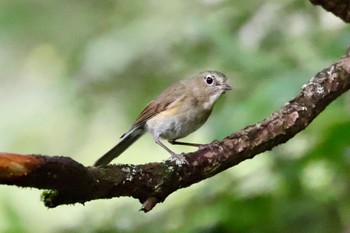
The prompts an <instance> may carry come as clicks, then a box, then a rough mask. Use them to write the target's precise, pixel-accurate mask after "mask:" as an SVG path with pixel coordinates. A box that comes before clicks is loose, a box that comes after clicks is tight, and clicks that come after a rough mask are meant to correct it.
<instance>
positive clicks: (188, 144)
mask: <svg viewBox="0 0 350 233" xmlns="http://www.w3.org/2000/svg"><path fill="white" fill-rule="evenodd" d="M168 142H169V143H170V144H172V145H182V146H195V147H201V146H203V144H199V143H190V142H178V141H176V139H174V140H168Z"/></svg>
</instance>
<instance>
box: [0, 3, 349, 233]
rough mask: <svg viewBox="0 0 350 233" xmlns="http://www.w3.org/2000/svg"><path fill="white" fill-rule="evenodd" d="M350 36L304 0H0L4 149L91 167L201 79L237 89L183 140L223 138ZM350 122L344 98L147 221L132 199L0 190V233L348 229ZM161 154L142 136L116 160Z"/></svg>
mask: <svg viewBox="0 0 350 233" xmlns="http://www.w3.org/2000/svg"><path fill="white" fill-rule="evenodd" d="M349 38H350V31H349V29H348V26H347V25H346V24H345V23H343V22H342V21H341V20H339V19H338V18H336V17H335V16H333V15H332V14H331V13H327V12H326V11H324V10H323V9H322V8H320V7H316V6H313V5H311V4H310V3H309V2H308V1H301V0H278V1H277V0H269V1H268V0H263V1H253V0H248V1H247V0H245V1H242V0H235V1H233V0H196V1H161V0H145V1H136V0H128V1H123V0H118V1H117V0H115V1H112V0H103V1H92V0H84V1H83V0H74V1H67V0H62V1H50V0H47V1H43V0H25V1H18V0H13V1H0V106H1V107H0V117H1V118H0V119H1V120H0V132H1V133H0V151H4V152H18V153H40V154H46V155H65V156H71V157H72V158H73V159H76V160H77V161H79V162H81V163H83V164H84V165H91V164H93V162H94V161H95V160H96V159H97V158H98V157H99V156H100V155H102V154H103V153H104V152H106V151H107V150H108V149H110V148H111V147H112V146H113V145H114V144H115V143H116V142H117V140H118V138H119V136H121V135H122V134H123V133H124V132H125V131H127V130H128V129H129V127H130V125H131V124H132V122H133V121H134V119H135V118H136V116H137V115H138V113H139V112H140V111H141V109H142V108H143V107H144V106H145V105H146V104H147V102H148V101H149V100H151V99H152V98H154V97H155V96H157V94H159V93H160V92H161V91H162V90H163V89H164V88H165V87H167V86H168V85H170V84H171V83H173V82H175V81H176V80H180V79H183V78H186V77H189V76H192V75H194V74H196V73H197V72H199V71H202V70H208V69H215V70H220V71H222V72H224V73H225V74H226V75H227V76H228V77H229V80H230V84H231V85H232V86H234V87H235V91H233V92H229V93H227V94H226V95H225V96H224V97H223V98H222V99H221V100H220V101H219V102H218V104H217V105H216V107H215V109H214V112H213V114H212V116H211V117H210V119H209V120H208V122H207V123H206V124H205V126H203V127H202V128H201V129H200V130H198V131H197V132H196V133H194V134H192V135H190V136H189V137H188V138H186V141H192V142H203V143H206V142H210V141H212V140H214V139H222V138H223V137H225V136H227V135H228V134H230V133H232V132H234V131H236V130H239V129H241V128H243V127H245V126H246V125H248V124H254V123H255V122H257V121H259V120H262V119H264V118H266V117H268V116H269V115H270V114H271V113H272V112H274V111H276V110H278V109H279V108H280V107H281V106H283V105H284V103H286V102H287V101H288V100H290V99H291V98H292V97H293V96H295V95H296V94H297V93H298V92H299V91H300V88H301V86H302V85H303V84H304V83H306V82H308V81H309V80H310V79H311V78H312V77H313V75H315V74H316V73H317V72H319V71H321V70H322V69H323V68H325V67H327V66H329V65H331V64H332V63H333V62H335V61H336V60H337V59H338V58H339V57H340V56H342V55H343V54H344V53H345V51H346V49H347V47H348V46H349ZM349 116H350V98H349V94H345V95H344V96H342V97H341V98H339V99H338V100H336V101H334V102H333V103H332V104H331V105H330V106H329V107H328V108H327V109H326V110H325V111H324V112H323V113H322V114H321V115H320V116H319V117H318V118H316V119H315V121H314V122H313V123H312V124H311V125H310V127H308V128H307V129H306V130H305V131H303V132H302V133H300V134H298V135H297V136H296V137H295V138H293V139H292V140H290V141H288V142H287V143H286V144H285V145H281V146H279V147H277V148H275V149H274V150H272V151H270V152H266V153H263V154H261V155H259V156H257V157H255V158H254V159H252V160H249V161H245V162H243V163H241V164H240V165H238V166H236V167H233V168H231V169H228V170H227V171H225V172H222V173H221V174H218V175H217V176H215V177H212V178H210V179H208V180H205V181H203V182H201V183H199V184H196V185H192V186H191V187H189V188H187V189H182V190H179V191H177V192H176V193H174V194H172V195H171V196H170V197H169V198H168V199H167V200H166V201H165V203H162V204H159V205H157V206H156V207H155V209H154V210H152V211H151V212H150V213H147V214H144V213H142V212H139V211H138V210H139V208H140V203H138V201H137V200H134V199H131V198H115V199H111V200H98V201H92V202H89V203H86V205H85V206H82V205H74V206H60V207H57V208H55V209H47V208H45V207H44V206H43V204H42V203H41V202H40V200H39V198H40V193H41V192H40V191H39V190H35V189H23V188H16V187H9V186H1V187H0V232H14V233H15V232H16V233H17V232H29V233H32V232H33V233H34V232H58V233H60V232H185V233H186V232H208V233H209V232H213V233H214V232H224V233H225V232H305V233H306V232H308V233H309V232H346V231H349V229H350V117H349ZM171 148H172V149H173V150H174V151H177V152H181V151H190V149H189V148H184V147H180V146H171ZM167 157H169V155H168V154H167V153H166V152H165V151H164V150H163V149H162V148H160V147H159V146H157V145H156V144H154V142H153V141H152V138H151V137H150V136H149V135H146V136H144V137H142V138H141V139H140V140H139V141H138V142H137V143H136V144H134V145H133V147H131V148H129V149H128V150H127V151H126V152H125V154H123V155H122V156H121V157H120V158H118V160H117V162H120V163H146V162H151V161H161V160H163V159H166V158H167Z"/></svg>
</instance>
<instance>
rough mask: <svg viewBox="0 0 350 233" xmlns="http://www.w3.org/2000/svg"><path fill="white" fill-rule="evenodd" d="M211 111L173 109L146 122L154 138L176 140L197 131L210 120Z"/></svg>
mask: <svg viewBox="0 0 350 233" xmlns="http://www.w3.org/2000/svg"><path fill="white" fill-rule="evenodd" d="M210 112H211V110H204V109H199V108H186V109H183V108H181V107H173V108H171V109H167V110H165V111H162V112H160V113H159V114H157V115H155V116H154V117H152V118H151V119H149V120H148V121H147V122H146V127H147V130H148V131H149V132H150V133H151V134H152V136H153V137H154V138H162V139H167V140H174V139H178V138H183V137H186V136H187V135H189V134H190V133H192V132H194V131H196V130H197V129H198V128H199V127H201V126H202V125H203V124H204V123H205V121H206V120H207V119H208V117H209V115H210Z"/></svg>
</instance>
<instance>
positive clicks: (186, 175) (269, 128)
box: [0, 50, 350, 212]
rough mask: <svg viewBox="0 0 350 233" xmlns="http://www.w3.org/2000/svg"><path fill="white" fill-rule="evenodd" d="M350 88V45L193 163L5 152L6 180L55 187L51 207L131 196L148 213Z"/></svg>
mask: <svg viewBox="0 0 350 233" xmlns="http://www.w3.org/2000/svg"><path fill="white" fill-rule="evenodd" d="M349 88H350V50H349V51H348V52H347V53H346V55H345V56H343V57H342V58H341V59H340V60H339V61H338V62H336V63H334V64H333V65H331V66H329V67H328V68H326V69H324V70H322V71H321V72H319V73H318V74H316V75H315V76H314V77H313V78H312V79H311V80H310V81H309V82H308V83H307V84H305V85H304V86H303V87H302V88H301V91H300V93H299V94H298V95H297V96H296V97H295V98H293V99H292V100H290V101H289V102H288V103H286V104H285V105H284V106H283V107H282V108H281V110H280V111H278V112H275V113H273V114H272V115H271V116H270V117H268V118H266V119H265V120H263V121H261V122H258V123H256V124H255V125H251V126H247V127H246V128H244V129H242V130H240V131H238V132H236V133H233V134H232V135H229V136H227V137H226V138H225V139H224V140H222V141H214V142H212V143H210V144H208V145H205V146H203V147H202V148H200V149H199V150H198V151H196V152H194V153H188V154H185V155H184V157H185V159H186V161H187V163H177V162H176V161H170V160H167V161H164V162H160V163H148V164H143V165H130V164H114V165H108V166H104V167H99V168H96V167H85V166H83V165H81V164H80V163H78V162H76V161H74V160H72V159H70V158H68V157H59V156H41V155H19V154H9V153H0V184H7V185H16V186H21V187H34V188H38V189H49V190H53V191H46V192H44V193H43V196H42V199H43V201H44V203H45V205H46V206H48V207H55V206H58V205H62V204H74V203H84V202H86V201H90V200H94V199H101V198H112V197H121V196H130V197H134V198H137V199H138V200H139V201H140V202H141V203H143V206H142V208H141V209H142V210H143V211H145V212H147V211H149V210H151V209H152V208H153V207H154V206H155V205H156V204H157V203H159V202H163V201H164V200H165V199H166V198H167V197H168V196H169V195H170V194H171V193H173V192H174V191H176V190H178V189H181V188H184V187H188V186H190V185H192V184H194V183H197V182H199V181H202V180H204V179H207V178H209V177H211V176H214V175H216V174H218V173H220V172H222V171H223V170H225V169H227V168H230V167H233V166H235V165H237V164H238V163H240V162H242V161H244V160H246V159H251V158H253V157H254V156H256V155H257V154H259V153H261V152H264V151H268V150H271V149H272V148H273V147H275V146H277V145H280V144H282V143H284V142H286V141H287V140H289V139H291V138H292V137H294V136H295V135H296V134H297V133H298V132H300V131H302V130H303V129H305V128H306V127H307V126H308V125H309V124H310V123H311V122H312V121H313V119H314V118H315V117H316V116H318V115H319V114H320V113H321V112H322V111H323V110H324V109H325V108H326V107H327V106H328V105H329V104H330V103H331V102H332V101H333V100H335V99H336V98H337V97H339V96H340V95H342V94H343V93H344V92H346V91H347V90H349Z"/></svg>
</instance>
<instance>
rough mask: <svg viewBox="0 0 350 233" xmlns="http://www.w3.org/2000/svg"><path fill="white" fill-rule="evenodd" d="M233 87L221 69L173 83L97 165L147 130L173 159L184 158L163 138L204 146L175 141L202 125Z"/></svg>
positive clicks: (172, 141)
mask: <svg viewBox="0 0 350 233" xmlns="http://www.w3.org/2000/svg"><path fill="white" fill-rule="evenodd" d="M231 89H232V88H231V86H230V85H228V84H227V77H226V76H225V75H224V74H223V73H221V72H219V71H205V72H202V73H199V74H197V75H196V76H194V77H192V78H189V79H185V80H182V81H179V82H177V83H175V84H173V85H171V86H170V87H168V88H167V89H166V90H164V91H163V92H162V93H161V94H160V95H159V96H158V97H157V98H156V99H154V100H152V101H151V102H150V103H149V104H148V105H147V106H146V107H145V108H144V109H143V110H142V111H141V113H140V115H139V116H138V117H137V119H136V120H135V122H134V123H133V125H132V126H131V129H130V130H129V131H128V132H126V133H125V134H124V135H122V136H121V138H120V140H119V142H118V144H117V145H116V146H115V147H113V148H112V149H111V150H109V151H108V152H107V153H106V154H104V155H103V156H102V157H101V158H99V159H98V160H97V161H96V162H95V166H102V165H107V164H108V163H110V162H111V161H112V160H113V159H114V158H117V157H118V156H119V155H120V154H121V153H123V152H124V151H125V150H126V149H127V148H128V147H129V146H130V145H131V144H133V143H134V142H135V141H136V140H137V139H139V138H140V137H141V136H142V135H143V134H144V133H145V132H146V131H148V132H149V133H150V134H151V135H152V136H153V139H154V141H155V142H156V143H157V144H158V145H160V146H161V147H163V148H164V149H165V150H166V151H168V152H169V153H170V154H171V158H172V159H176V160H179V159H180V160H182V159H183V156H181V154H176V153H175V152H173V151H172V150H170V149H169V148H168V147H166V146H165V145H164V144H163V143H162V142H161V141H160V140H161V139H164V140H168V142H169V143H171V144H174V145H175V144H177V145H186V146H196V147H199V146H201V144H196V143H187V142H178V141H176V140H177V139H179V138H183V137H186V136H187V135H189V134H191V133H192V132H194V131H196V130H197V129H198V128H199V127H201V126H202V125H203V124H204V123H205V122H206V120H207V119H208V117H209V115H210V114H211V112H212V109H213V106H214V104H215V102H216V101H217V100H218V99H219V97H220V96H221V95H222V94H224V93H225V92H226V91H228V90H231Z"/></svg>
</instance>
